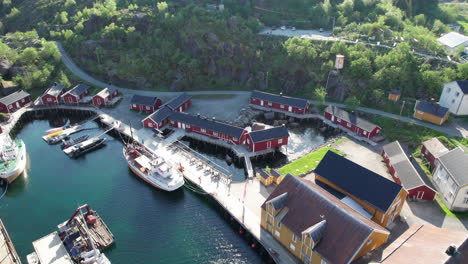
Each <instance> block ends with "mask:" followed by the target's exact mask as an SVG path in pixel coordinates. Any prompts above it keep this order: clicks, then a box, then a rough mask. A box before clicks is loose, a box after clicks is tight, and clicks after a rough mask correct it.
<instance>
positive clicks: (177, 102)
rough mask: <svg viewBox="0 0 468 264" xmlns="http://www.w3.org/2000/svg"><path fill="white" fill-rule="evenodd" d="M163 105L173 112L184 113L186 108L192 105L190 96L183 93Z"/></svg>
mask: <svg viewBox="0 0 468 264" xmlns="http://www.w3.org/2000/svg"><path fill="white" fill-rule="evenodd" d="M164 105H165V106H167V107H169V108H171V109H172V110H174V111H177V112H184V111H185V110H186V109H187V108H189V107H190V106H191V105H192V96H191V95H189V94H186V93H183V94H180V95H178V96H176V97H174V98H172V99H171V100H169V101H168V102H167V103H165V104H164Z"/></svg>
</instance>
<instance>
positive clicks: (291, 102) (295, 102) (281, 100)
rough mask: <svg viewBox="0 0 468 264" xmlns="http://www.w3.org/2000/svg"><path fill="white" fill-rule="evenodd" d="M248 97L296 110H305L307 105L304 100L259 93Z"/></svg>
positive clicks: (253, 93)
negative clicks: (295, 108)
mask: <svg viewBox="0 0 468 264" xmlns="http://www.w3.org/2000/svg"><path fill="white" fill-rule="evenodd" d="M250 97H252V98H257V99H260V100H265V101H268V102H272V103H277V104H282V105H288V106H294V107H298V108H306V106H307V104H308V103H309V102H308V101H307V100H306V99H303V98H294V97H287V96H282V95H277V94H270V93H264V92H259V91H253V92H252V94H251V95H250Z"/></svg>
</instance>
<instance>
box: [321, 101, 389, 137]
mask: <svg viewBox="0 0 468 264" xmlns="http://www.w3.org/2000/svg"><path fill="white" fill-rule="evenodd" d="M324 116H325V118H326V119H328V120H330V121H332V122H333V123H335V124H338V125H340V126H342V127H344V128H347V129H349V130H351V131H353V132H354V133H356V134H358V135H360V136H362V137H366V138H369V139H370V138H372V137H375V136H377V135H378V134H379V133H380V130H381V129H382V128H381V127H379V126H378V125H375V124H373V123H371V122H369V121H366V120H364V119H362V118H359V117H358V116H356V115H354V114H350V113H348V112H346V111H345V110H343V109H340V108H338V107H336V106H332V105H329V106H327V108H326V109H325V114H324Z"/></svg>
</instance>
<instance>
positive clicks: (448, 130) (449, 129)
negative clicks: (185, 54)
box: [55, 42, 468, 137]
mask: <svg viewBox="0 0 468 264" xmlns="http://www.w3.org/2000/svg"><path fill="white" fill-rule="evenodd" d="M55 43H56V45H57V47H58V49H59V51H60V53H61V54H62V62H63V63H64V64H65V66H66V67H67V68H68V69H69V70H70V71H71V72H72V73H73V74H75V75H76V76H78V77H79V78H80V79H82V80H84V81H86V82H88V83H91V84H93V85H95V86H98V87H102V88H104V87H108V86H109V84H107V83H104V82H102V81H99V80H96V79H94V78H93V77H91V76H89V75H88V74H87V73H85V72H84V71H83V70H81V69H80V68H79V67H78V66H77V65H76V64H75V63H74V62H73V60H72V59H71V58H70V56H69V55H68V53H67V52H66V51H65V49H64V48H63V47H62V45H61V44H60V43H59V42H55ZM112 87H116V88H118V89H119V90H120V91H122V92H123V93H124V94H126V95H128V96H129V95H133V94H136V93H138V94H141V95H156V96H165V97H167V96H173V95H175V94H177V92H155V91H144V90H133V89H128V88H123V87H118V86H115V85H112ZM188 93H190V94H192V95H220V94H233V95H238V96H241V97H243V98H246V96H248V95H249V94H250V91H191V92H188ZM310 102H311V103H312V104H318V102H317V101H310ZM325 104H327V105H335V106H338V107H345V105H344V104H341V103H332V102H326V103H325ZM357 110H359V111H362V112H366V113H371V114H376V115H380V116H385V117H388V118H392V119H396V120H401V121H405V122H408V123H413V124H417V125H420V126H424V127H427V128H431V129H434V130H436V131H439V132H441V133H445V134H447V135H449V136H460V137H468V131H467V129H466V128H464V127H462V126H460V125H446V126H442V127H441V126H437V125H433V124H429V123H426V122H423V121H419V120H415V119H412V118H408V117H402V116H398V115H395V114H391V113H387V112H383V111H380V110H376V109H371V108H366V107H358V108H357Z"/></svg>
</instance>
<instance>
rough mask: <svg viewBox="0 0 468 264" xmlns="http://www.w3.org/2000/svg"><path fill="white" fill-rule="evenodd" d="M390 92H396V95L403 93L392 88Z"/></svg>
mask: <svg viewBox="0 0 468 264" xmlns="http://www.w3.org/2000/svg"><path fill="white" fill-rule="evenodd" d="M390 93H391V94H396V95H400V94H401V92H400V91H398V90H391V91H390Z"/></svg>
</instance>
